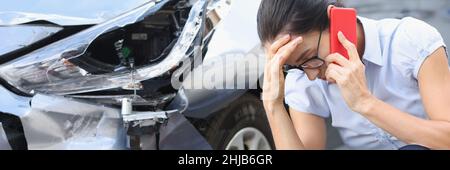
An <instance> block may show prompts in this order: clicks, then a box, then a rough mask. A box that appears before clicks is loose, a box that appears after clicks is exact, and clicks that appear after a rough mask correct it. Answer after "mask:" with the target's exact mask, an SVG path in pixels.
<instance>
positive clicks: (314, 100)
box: [285, 70, 330, 118]
mask: <svg viewBox="0 0 450 170" xmlns="http://www.w3.org/2000/svg"><path fill="white" fill-rule="evenodd" d="M317 81H318V80H316V81H310V80H309V79H308V78H307V76H306V75H305V74H304V73H302V72H301V71H299V70H293V71H289V73H288V75H287V76H286V81H285V101H286V104H287V105H289V107H291V108H292V109H294V110H296V111H299V112H304V113H310V114H314V115H317V116H320V117H323V118H328V117H329V116H330V109H329V107H328V103H327V101H326V99H325V96H324V95H323V93H322V90H321V89H320V86H319V83H318V82H317Z"/></svg>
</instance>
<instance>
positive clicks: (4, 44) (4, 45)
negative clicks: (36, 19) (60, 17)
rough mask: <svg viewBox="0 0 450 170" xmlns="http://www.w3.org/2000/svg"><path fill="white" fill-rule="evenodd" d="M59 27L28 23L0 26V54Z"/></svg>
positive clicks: (52, 31) (43, 36) (50, 32)
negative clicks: (30, 24)
mask: <svg viewBox="0 0 450 170" xmlns="http://www.w3.org/2000/svg"><path fill="white" fill-rule="evenodd" d="M0 15H1V14H0ZM61 29H62V28H61V27H54V26H29V25H19V26H9V27H0V37H2V38H1V39H0V56H1V55H3V54H6V53H9V52H11V51H14V50H17V49H20V48H23V47H26V46H28V45H30V44H33V43H35V42H37V41H40V40H42V39H44V38H46V37H49V36H51V35H53V34H55V33H57V32H58V31H60V30H61Z"/></svg>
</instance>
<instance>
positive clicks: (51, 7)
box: [0, 0, 154, 26]
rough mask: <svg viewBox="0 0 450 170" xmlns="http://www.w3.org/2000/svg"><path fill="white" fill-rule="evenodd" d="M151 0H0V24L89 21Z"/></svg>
mask: <svg viewBox="0 0 450 170" xmlns="http://www.w3.org/2000/svg"><path fill="white" fill-rule="evenodd" d="M150 1H154V0H133V1H126V2H124V1H122V0H96V1H92V0H79V1H69V0H60V1H54V0H39V1H2V2H0V25H1V26H10V25H18V24H25V23H30V22H34V21H47V22H51V23H54V24H57V25H61V26H68V25H92V24H98V23H101V22H104V21H107V20H109V19H112V18H114V17H116V16H118V15H120V14H123V13H125V12H127V11H130V10H132V9H134V8H137V7H139V6H141V5H143V4H145V3H147V2H150Z"/></svg>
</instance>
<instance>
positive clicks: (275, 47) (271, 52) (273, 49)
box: [268, 34, 291, 60]
mask: <svg viewBox="0 0 450 170" xmlns="http://www.w3.org/2000/svg"><path fill="white" fill-rule="evenodd" d="M289 40H291V36H290V35H289V34H288V35H285V36H283V37H282V38H280V39H278V40H277V41H275V42H274V43H273V44H272V45H271V46H270V47H269V55H268V60H271V59H272V58H273V57H274V55H275V54H276V53H277V52H278V50H279V49H280V48H281V47H283V46H284V45H286V44H287V43H288V42H289Z"/></svg>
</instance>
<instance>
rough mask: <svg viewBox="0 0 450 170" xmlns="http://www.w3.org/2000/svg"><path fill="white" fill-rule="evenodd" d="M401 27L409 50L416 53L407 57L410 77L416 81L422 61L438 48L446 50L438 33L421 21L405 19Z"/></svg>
mask: <svg viewBox="0 0 450 170" xmlns="http://www.w3.org/2000/svg"><path fill="white" fill-rule="evenodd" d="M402 27H403V29H402V30H403V31H405V36H406V38H405V40H406V41H408V42H409V45H410V46H411V48H412V49H411V50H415V52H416V53H417V55H413V56H409V57H410V59H411V64H412V67H411V69H410V70H411V71H412V76H413V77H414V78H415V79H417V77H418V75H419V71H420V68H421V67H422V64H423V63H424V61H425V60H426V59H427V58H428V57H429V56H430V55H431V54H432V53H434V52H435V51H436V50H437V49H439V48H440V47H444V48H446V45H445V43H444V39H443V38H442V36H441V34H440V33H439V31H438V30H436V28H434V27H433V26H431V25H429V24H427V23H425V22H423V21H421V20H418V19H415V18H411V17H407V18H405V19H404V24H403V26H402ZM447 57H448V55H447Z"/></svg>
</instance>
